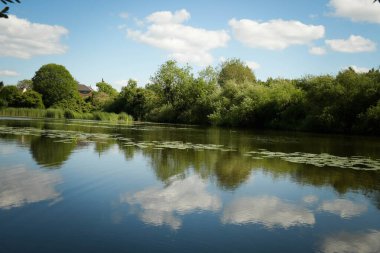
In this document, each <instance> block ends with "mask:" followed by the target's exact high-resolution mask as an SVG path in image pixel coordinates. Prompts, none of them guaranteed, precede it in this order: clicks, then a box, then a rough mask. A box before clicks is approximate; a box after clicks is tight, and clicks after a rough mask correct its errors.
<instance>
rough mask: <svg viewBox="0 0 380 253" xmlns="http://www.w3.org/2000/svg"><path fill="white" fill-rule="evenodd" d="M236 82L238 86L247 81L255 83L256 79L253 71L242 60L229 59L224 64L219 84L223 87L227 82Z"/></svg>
mask: <svg viewBox="0 0 380 253" xmlns="http://www.w3.org/2000/svg"><path fill="white" fill-rule="evenodd" d="M232 80H234V81H235V82H236V83H237V84H242V83H244V82H245V81H248V82H255V81H256V77H255V75H254V74H253V72H252V70H251V69H250V68H249V67H248V66H247V65H246V64H245V63H244V62H242V61H241V60H240V59H229V60H227V61H225V62H223V63H222V66H221V70H220V72H219V77H218V83H219V85H220V86H221V87H223V86H224V85H225V84H226V83H227V81H232Z"/></svg>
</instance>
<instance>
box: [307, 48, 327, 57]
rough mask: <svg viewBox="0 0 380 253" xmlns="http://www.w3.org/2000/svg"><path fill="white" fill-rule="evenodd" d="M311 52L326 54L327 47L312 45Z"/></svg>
mask: <svg viewBox="0 0 380 253" xmlns="http://www.w3.org/2000/svg"><path fill="white" fill-rule="evenodd" d="M309 53H310V54H314V55H324V54H326V49H325V48H323V47H312V48H310V50H309Z"/></svg>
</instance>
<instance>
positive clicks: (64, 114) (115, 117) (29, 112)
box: [0, 107, 133, 123]
mask: <svg viewBox="0 0 380 253" xmlns="http://www.w3.org/2000/svg"><path fill="white" fill-rule="evenodd" d="M0 116H3V117H26V118H50V119H84V120H98V121H110V122H125V123H128V122H132V121H133V119H132V117H131V116H130V115H128V114H126V113H124V112H123V113H120V114H116V113H108V112H91V113H79V112H75V111H71V110H62V109H47V110H46V109H31V108H11V107H8V108H0Z"/></svg>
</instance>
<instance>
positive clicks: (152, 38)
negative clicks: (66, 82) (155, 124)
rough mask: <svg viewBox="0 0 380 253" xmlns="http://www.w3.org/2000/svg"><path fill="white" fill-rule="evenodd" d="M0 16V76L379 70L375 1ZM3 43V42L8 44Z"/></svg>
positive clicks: (28, 4)
mask: <svg viewBox="0 0 380 253" xmlns="http://www.w3.org/2000/svg"><path fill="white" fill-rule="evenodd" d="M10 7H11V9H10V12H11V14H13V16H11V18H10V19H9V20H5V19H1V20H0V41H2V47H1V49H0V80H3V81H4V82H5V83H6V84H15V83H17V81H18V80H22V79H30V78H32V77H33V75H34V73H35V71H36V70H38V68H39V67H41V66H42V65H43V64H47V63H58V64H63V65H64V66H66V68H67V69H68V70H69V71H70V72H71V74H72V75H73V76H74V78H75V79H77V80H78V81H79V82H81V83H85V84H88V85H92V86H94V85H95V83H96V82H98V81H100V80H101V79H102V78H104V80H105V81H107V82H109V83H111V84H112V85H114V86H115V87H116V88H120V87H121V86H122V85H125V83H126V80H128V79H129V78H133V79H137V80H138V81H139V85H141V86H142V85H144V84H145V83H146V82H148V80H149V77H150V76H151V75H152V74H154V72H155V71H156V70H157V69H158V67H159V66H160V65H161V64H162V63H164V62H165V61H166V60H168V59H175V60H177V61H178V62H179V63H180V64H185V63H186V62H188V63H189V65H190V66H192V67H193V68H194V72H197V71H198V70H200V69H202V68H204V67H205V66H206V65H212V66H218V65H219V64H220V63H221V62H222V61H223V60H225V59H228V58H232V57H237V58H240V59H241V60H243V61H245V62H247V64H248V65H249V66H250V67H252V68H253V69H254V72H255V74H256V76H257V77H258V78H259V79H262V80H265V79H266V78H268V77H289V78H298V77H302V76H305V75H307V74H336V73H337V72H338V71H339V70H341V69H343V68H346V67H348V66H355V67H356V68H357V69H358V71H361V70H366V69H368V68H372V67H375V68H377V67H379V65H380V61H379V59H380V54H379V43H380V4H373V1H372V0H315V1H305V0H290V1H277V0H273V1H255V0H235V1H231V0H229V1H225V0H218V1H214V0H208V1H198V0H192V1H183V0H182V1H181V0H175V1H174V0H154V1H153V0H142V1H129V0H108V1H100V0H91V1H90V0H81V1H74V0H73V1H61V0H49V1H46V0H33V1H31V0H23V1H22V3H21V4H14V5H11V6H10ZM4 45H5V46H4Z"/></svg>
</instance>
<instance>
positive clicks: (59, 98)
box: [32, 64, 82, 111]
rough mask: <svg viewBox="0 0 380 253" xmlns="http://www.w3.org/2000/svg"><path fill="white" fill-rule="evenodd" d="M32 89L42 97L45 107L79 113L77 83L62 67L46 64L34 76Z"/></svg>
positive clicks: (79, 102)
mask: <svg viewBox="0 0 380 253" xmlns="http://www.w3.org/2000/svg"><path fill="white" fill-rule="evenodd" d="M32 81H33V89H34V90H35V91H37V92H38V93H40V94H41V95H42V100H43V102H44V104H45V106H46V107H51V106H55V107H63V108H65V109H71V110H76V111H80V110H81V106H80V104H81V101H80V100H82V99H81V98H80V96H79V92H78V87H77V82H76V81H75V80H74V78H73V77H72V76H71V74H70V72H69V71H68V70H67V69H66V68H65V67H64V66H62V65H57V64H47V65H44V66H42V67H41V68H40V69H39V70H38V71H37V72H36V74H35V75H34V77H33V79H32Z"/></svg>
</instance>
